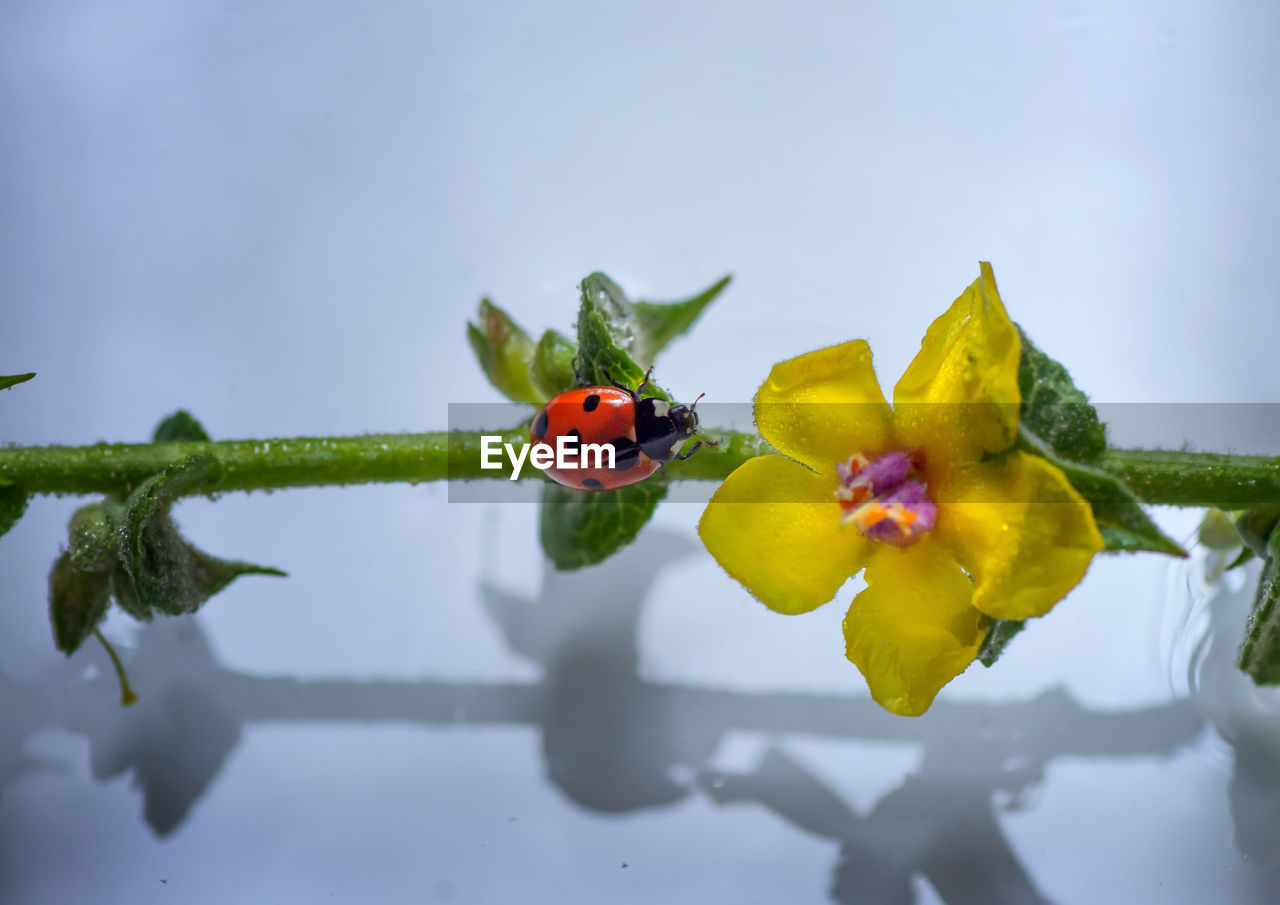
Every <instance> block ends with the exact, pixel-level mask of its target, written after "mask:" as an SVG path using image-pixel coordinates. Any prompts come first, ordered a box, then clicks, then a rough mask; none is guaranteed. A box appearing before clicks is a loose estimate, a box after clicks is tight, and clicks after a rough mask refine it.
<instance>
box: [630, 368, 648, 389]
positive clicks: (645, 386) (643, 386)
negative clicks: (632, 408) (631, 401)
mask: <svg viewBox="0 0 1280 905" xmlns="http://www.w3.org/2000/svg"><path fill="white" fill-rule="evenodd" d="M652 374H653V365H649V370H647V371H645V372H644V380H642V381H640V386H638V387H636V391H635V392H634V393H632V394H631V395H632V396H639V395H640V394H641V393H643V392H644V391H645V390H647V389H649V385H650V384H649V377H650V376H651V375H652Z"/></svg>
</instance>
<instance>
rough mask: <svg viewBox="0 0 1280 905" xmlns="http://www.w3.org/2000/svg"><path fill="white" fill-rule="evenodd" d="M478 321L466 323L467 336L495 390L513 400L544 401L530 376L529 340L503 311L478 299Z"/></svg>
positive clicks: (531, 347) (535, 402)
mask: <svg viewBox="0 0 1280 905" xmlns="http://www.w3.org/2000/svg"><path fill="white" fill-rule="evenodd" d="M479 320H480V323H479V325H477V324H472V323H468V324H467V339H468V341H470V343H471V350H472V351H473V352H475V355H476V359H477V360H478V361H479V362H480V367H481V368H483V369H484V373H485V376H486V377H488V378H489V382H490V383H492V384H493V385H494V387H496V388H497V390H498V392H500V393H501V394H502V395H504V396H506V397H507V398H508V399H511V400H513V401H514V402H532V403H534V404H535V405H537V404H540V403H542V402H546V399H545V398H543V396H542V394H541V393H540V392H539V391H538V390H537V389H536V388H535V387H534V385H533V378H532V377H531V376H530V366H531V364H532V361H533V340H531V339H530V338H529V334H527V333H525V332H524V330H522V329H521V328H520V325H519V324H517V323H516V322H515V321H513V320H512V319H511V318H510V317H509V316H508V315H507V312H505V311H503V310H502V309H501V308H499V307H498V306H497V305H495V304H493V303H492V302H490V301H489V300H488V299H481V301H480V309H479Z"/></svg>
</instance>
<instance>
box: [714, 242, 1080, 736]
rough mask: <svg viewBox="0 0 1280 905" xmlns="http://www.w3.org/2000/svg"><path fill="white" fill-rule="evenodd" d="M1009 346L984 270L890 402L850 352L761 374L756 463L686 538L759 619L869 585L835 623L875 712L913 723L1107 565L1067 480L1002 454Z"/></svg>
mask: <svg viewBox="0 0 1280 905" xmlns="http://www.w3.org/2000/svg"><path fill="white" fill-rule="evenodd" d="M1021 347H1022V344H1021V341H1020V339H1019V337H1018V331H1017V328H1016V327H1014V325H1013V323H1012V322H1011V321H1010V320H1009V316H1008V315H1007V314H1006V313H1005V310H1004V305H1003V304H1002V303H1001V301H1000V296H999V294H998V292H997V291H996V283H995V277H994V275H993V274H992V271H991V265H990V264H987V263H985V262H984V263H983V264H982V265H981V275H980V276H979V277H978V279H977V280H975V281H974V283H973V284H972V285H971V286H969V288H968V289H966V290H965V292H964V294H963V295H961V296H960V297H959V298H958V299H956V301H955V303H954V304H952V306H951V307H950V308H949V309H948V310H947V312H946V313H945V314H943V315H942V317H940V318H938V319H937V320H936V321H934V322H933V325H932V326H930V327H929V330H928V332H927V333H926V334H925V337H924V341H923V342H922V343H921V348H920V352H919V354H918V355H916V357H915V360H914V361H912V362H911V364H910V366H909V367H908V368H907V371H906V373H905V374H903V375H902V378H901V379H900V380H899V381H898V383H897V386H895V387H894V390H893V407H892V408H890V407H889V405H888V403H886V402H885V399H884V395H883V394H882V393H881V391H880V387H879V385H878V384H877V382H876V377H875V372H874V371H873V370H872V367H871V350H870V348H869V347H868V346H867V343H866V342H865V341H863V340H854V341H853V342H847V343H844V344H842V345H838V346H831V347H830V348H826V349H820V350H818V351H817V352H811V353H809V354H807V355H801V356H800V357H798V358H793V359H791V360H790V361H784V362H782V363H781V364H778V365H776V366H774V368H773V370H772V371H771V372H770V374H769V379H768V380H767V381H765V383H764V385H763V386H762V387H760V390H759V392H758V393H757V394H756V402H755V417H756V424H757V426H758V427H759V429H760V433H761V434H762V435H763V436H764V438H765V439H766V440H768V441H769V442H770V443H771V444H772V445H773V447H774V448H775V449H776V450H778V452H780V453H782V455H767V456H760V457H757V458H754V459H751V460H749V461H748V462H746V463H745V464H743V465H742V466H741V467H740V468H738V469H737V470H736V471H734V472H733V473H732V474H731V475H729V477H728V478H727V479H726V480H725V482H724V484H722V485H721V486H720V489H719V490H717V491H716V493H715V496H714V497H712V499H711V502H710V504H708V506H707V509H706V512H705V513H703V516H702V520H701V522H700V523H699V525H698V532H699V534H700V535H701V536H702V540H703V542H704V543H705V544H706V546H707V549H708V550H710V551H711V553H712V555H713V556H715V558H716V559H717V560H718V561H719V562H720V564H721V565H722V566H723V567H724V568H725V570H726V571H728V573H729V574H730V575H732V576H733V577H734V578H735V579H737V580H738V581H740V582H741V583H742V584H744V585H745V586H746V587H747V588H748V589H750V590H751V591H752V593H754V594H755V595H756V596H757V597H759V598H760V599H761V600H762V601H763V602H764V603H765V604H766V605H768V606H769V607H770V608H771V609H774V610H776V611H778V612H780V613H788V614H794V613H804V612H808V611H809V610H811V609H813V608H815V607H817V606H819V605H821V604H823V603H826V602H827V601H828V600H830V599H831V598H832V597H833V596H835V593H836V591H838V590H839V588H840V586H841V585H842V584H844V582H845V580H846V579H848V578H849V577H850V576H851V575H855V574H856V573H857V572H858V571H860V570H861V569H863V568H865V569H866V576H865V577H866V582H867V587H866V589H865V590H864V591H862V592H861V593H860V594H858V595H857V596H856V597H855V598H854V600H853V604H852V606H850V608H849V612H848V614H847V615H846V616H845V620H844V634H845V642H846V653H847V656H848V657H849V659H850V660H852V661H853V662H854V663H855V664H856V665H857V667H858V669H859V670H861V672H862V674H863V676H864V677H865V678H866V680H867V684H868V685H869V686H870V688H871V695H872V697H874V698H875V700H876V701H878V702H879V703H880V705H881V706H883V707H884V708H886V709H887V710H891V711H893V712H894V713H899V714H903V715H908V716H918V715H920V714H922V713H924V712H925V711H926V710H927V709H928V708H929V705H930V704H931V703H932V702H933V698H934V696H935V695H936V694H937V693H938V691H939V689H941V688H942V686H943V685H945V684H946V683H947V682H949V681H951V680H952V679H953V678H955V677H956V676H957V675H959V674H960V673H961V672H963V671H964V670H965V668H966V667H968V665H969V664H970V663H971V662H972V661H973V658H974V656H975V655H976V654H977V651H978V648H979V647H980V646H981V644H982V641H983V639H984V638H985V637H986V634H987V631H988V629H989V627H990V625H991V619H992V618H999V619H1026V618H1029V617H1032V616H1040V615H1043V614H1044V613H1046V612H1048V611H1049V609H1050V608H1051V607H1052V606H1053V605H1054V604H1055V603H1056V602H1057V601H1058V600H1060V599H1061V598H1062V597H1063V596H1064V595H1065V594H1066V593H1067V592H1068V591H1069V590H1070V589H1071V588H1072V587H1074V586H1075V584H1076V583H1077V582H1078V581H1079V580H1080V579H1081V577H1083V575H1084V573H1085V569H1086V568H1088V565H1089V561H1090V559H1091V558H1092V557H1093V555H1094V554H1095V553H1096V552H1098V551H1099V550H1101V549H1102V538H1101V537H1100V536H1099V534H1098V529H1097V526H1096V525H1095V524H1094V520H1093V511H1092V509H1090V507H1089V504H1088V503H1087V502H1086V501H1085V500H1084V498H1083V497H1081V496H1080V494H1079V493H1077V492H1076V490H1075V489H1074V488H1073V487H1072V486H1071V485H1070V484H1069V483H1068V482H1067V479H1066V478H1065V477H1064V476H1063V474H1062V472H1061V471H1060V470H1058V469H1057V468H1056V467H1054V466H1053V465H1051V464H1050V463H1048V462H1047V461H1045V460H1044V459H1042V458H1040V457H1038V456H1034V455H1031V454H1029V453H1026V452H1023V451H1021V450H1018V449H1014V448H1013V446H1014V441H1015V439H1016V436H1017V430H1018V407H1019V404H1020V402H1021V396H1020V393H1019V390H1018V361H1019V356H1020V355H1021Z"/></svg>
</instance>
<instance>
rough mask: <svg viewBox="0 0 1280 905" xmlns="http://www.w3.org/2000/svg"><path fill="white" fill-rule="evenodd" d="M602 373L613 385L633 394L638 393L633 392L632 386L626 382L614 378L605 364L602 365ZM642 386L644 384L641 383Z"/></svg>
mask: <svg viewBox="0 0 1280 905" xmlns="http://www.w3.org/2000/svg"><path fill="white" fill-rule="evenodd" d="M651 370H652V369H651ZM600 373H602V374H604V377H605V380H607V381H609V383H610V384H612V385H613V386H615V387H617V388H618V389H620V390H623V391H624V392H627V393H631V395H632V396H635V395H636V394H635V393H632V392H631V387H629V386H627V385H626V384H625V383H618V381H616V380H614V379H613V375H612V374H610V373H609V369H608V368H606V367H605V366H604V365H601V366H600ZM641 386H643V384H641Z"/></svg>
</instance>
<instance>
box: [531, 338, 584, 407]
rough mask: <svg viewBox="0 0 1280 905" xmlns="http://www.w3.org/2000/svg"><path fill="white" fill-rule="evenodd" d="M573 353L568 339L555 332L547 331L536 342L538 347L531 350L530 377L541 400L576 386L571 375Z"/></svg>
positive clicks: (571, 344) (575, 380)
mask: <svg viewBox="0 0 1280 905" xmlns="http://www.w3.org/2000/svg"><path fill="white" fill-rule="evenodd" d="M574 352H575V349H574V347H573V343H572V342H570V340H569V338H568V337H567V336H565V335H564V334H563V333H560V332H558V331H556V330H548V331H547V332H545V333H543V334H542V338H541V339H539V340H538V345H537V346H535V347H534V350H533V364H532V366H531V367H530V375H531V376H532V377H533V383H534V387H535V388H536V389H537V390H538V395H539V396H540V397H541V398H542V399H543V400H547V399H550V398H551V397H552V396H555V395H557V394H559V393H563V392H564V391H565V390H571V389H573V388H574V387H575V386H577V385H578V380H577V377H576V376H575V375H574V373H573V357H574Z"/></svg>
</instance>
